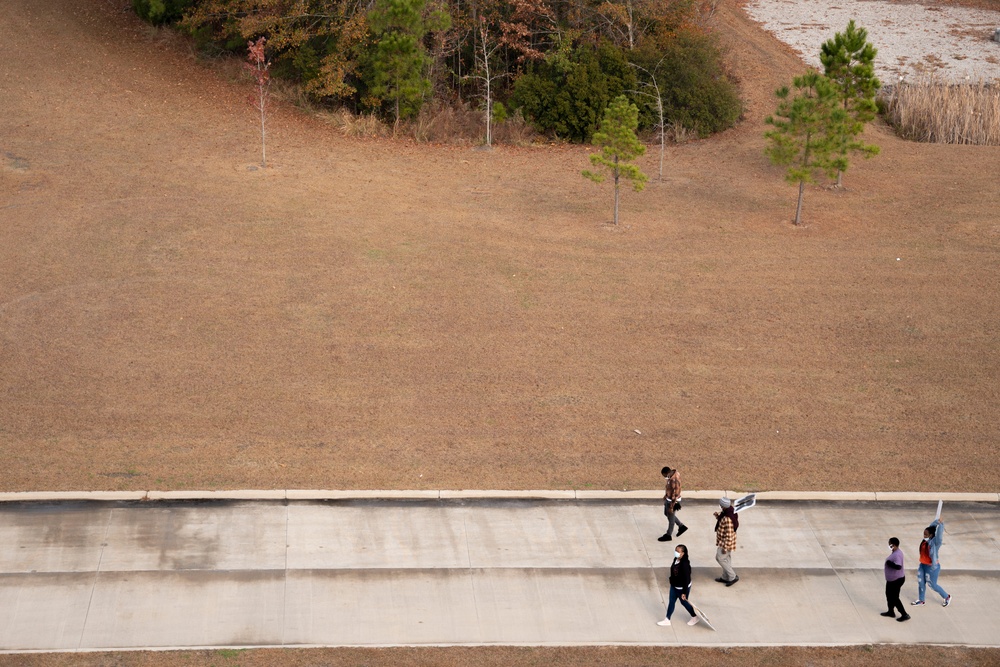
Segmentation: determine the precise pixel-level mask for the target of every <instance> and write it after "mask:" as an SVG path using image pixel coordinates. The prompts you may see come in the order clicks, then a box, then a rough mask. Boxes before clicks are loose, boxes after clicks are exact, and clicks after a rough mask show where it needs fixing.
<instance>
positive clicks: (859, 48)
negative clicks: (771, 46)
mask: <svg viewBox="0 0 1000 667" xmlns="http://www.w3.org/2000/svg"><path fill="white" fill-rule="evenodd" d="M877 53H878V50H877V49H876V48H875V47H874V46H872V44H871V43H870V42H869V41H868V31H867V30H865V29H864V28H858V27H857V26H855V24H854V20H853V19H852V20H851V21H850V22H848V24H847V29H846V30H844V32H838V33H837V34H836V35H834V36H833V39H829V40H827V41H826V42H825V43H824V44H823V46H822V47H821V49H820V55H819V59H820V62H822V63H823V68H824V70H825V74H826V76H827V78H829V79H830V81H832V82H833V84H834V86H836V88H837V91H838V96H839V98H840V101H841V103H842V104H843V107H844V111H846V112H847V114H848V116H849V118H848V119H847V121H846V122H845V123H844V125H843V127H842V128H841V132H840V136H839V141H838V147H837V157H836V159H837V187H838V188H839V187H841V186H842V185H843V172H844V171H846V170H847V166H848V160H847V154H848V153H850V152H859V153H861V154H862V155H863V156H864V157H865V158H869V157H872V156H874V155H878V152H879V148H878V146H875V145H868V144H865V143H863V142H861V141H860V140H859V139H858V137H859V136H860V135H861V133H862V132H864V129H865V124H866V123H869V122H871V121H872V120H874V119H875V114H876V112H877V108H876V106H875V94H876V93H877V92H878V89H879V86H880V85H881V84H880V83H879V80H878V79H877V78H876V77H875V64H874V63H875V55H876V54H877Z"/></svg>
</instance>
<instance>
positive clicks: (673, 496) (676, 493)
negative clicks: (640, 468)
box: [656, 466, 688, 542]
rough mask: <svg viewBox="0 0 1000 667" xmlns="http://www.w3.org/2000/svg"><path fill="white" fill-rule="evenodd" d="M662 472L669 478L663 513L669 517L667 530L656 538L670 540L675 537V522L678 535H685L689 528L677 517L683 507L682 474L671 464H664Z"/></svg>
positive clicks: (664, 540)
mask: <svg viewBox="0 0 1000 667" xmlns="http://www.w3.org/2000/svg"><path fill="white" fill-rule="evenodd" d="M660 474H661V475H663V478H664V479H665V480H667V485H666V489H665V490H664V492H663V514H664V515H666V517H667V532H665V533H663V535H661V536H659V537H658V538H656V539H657V541H659V542H669V541H670V540H672V539H674V538H673V537H671V535H673V532H674V524H677V537H680V536H681V535H683V534H684V531H685V530H687V529H688V527H687V526H685V525H684V524H683V523H682V522H681V520H680V519H679V518H677V510H679V509H680V508H681V505H680V502H681V474H680V473H679V472H677V470H676V469H672V468H671V467H670V466H664V468H663V469H662V470H660Z"/></svg>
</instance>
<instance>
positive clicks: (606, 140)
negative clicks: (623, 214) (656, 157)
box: [583, 95, 647, 225]
mask: <svg viewBox="0 0 1000 667" xmlns="http://www.w3.org/2000/svg"><path fill="white" fill-rule="evenodd" d="M638 127H639V109H638V108H637V107H636V106H635V105H634V104H632V103H631V102H629V101H628V98H627V97H626V96H624V95H619V96H618V97H616V98H615V99H614V100H612V101H611V104H610V105H608V107H607V108H606V109H605V110H604V118H603V119H602V120H601V127H600V129H598V130H597V132H595V133H594V138H593V140H592V143H593V144H594V145H595V146H600V147H601V152H600V153H594V154H592V155H591V156H590V163H591V164H592V165H594V166H595V167H597V166H601V167H604V168H605V169H607V170H608V172H610V174H611V177H612V178H613V179H614V181H615V217H614V221H615V224H616V225H617V224H618V188H619V181H620V180H621V179H623V178H624V179H626V180H630V181H632V187H633V188H634V189H635V191H636V192H639V191H641V190H642V189H643V188H644V187H646V180H647V177H646V174H644V173H642V171H641V170H640V169H639V167H637V166H636V165H634V164H632V160H634V159H635V158H637V157H640V156H641V155H643V154H644V153H645V152H646V147H645V146H643V145H642V142H641V141H639V138H638V137H637V136H635V130H636V128H638ZM583 175H584V176H585V177H587V178H589V179H590V180H592V181H594V182H595V183H602V182H603V181H604V174H603V173H600V172H591V171H586V170H585V171H584V172H583Z"/></svg>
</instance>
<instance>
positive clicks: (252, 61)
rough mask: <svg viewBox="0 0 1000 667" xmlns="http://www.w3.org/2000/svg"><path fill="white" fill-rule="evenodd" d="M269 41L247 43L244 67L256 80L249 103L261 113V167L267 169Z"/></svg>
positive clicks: (269, 77)
mask: <svg viewBox="0 0 1000 667" xmlns="http://www.w3.org/2000/svg"><path fill="white" fill-rule="evenodd" d="M266 43H267V40H266V39H265V38H264V37H261V38H259V39H258V40H257V41H256V42H255V41H253V40H251V41H249V42H247V61H246V62H245V63H243V66H244V67H245V68H246V69H247V70H248V71H249V72H250V74H251V75H252V76H253V78H254V83H255V90H254V92H252V93H250V96H249V98H248V101H249V102H250V106H251V107H253V108H254V109H256V110H257V111H258V112H259V113H260V166H261V167H264V168H267V142H266V138H267V128H266V125H267V107H268V101H269V95H268V92H269V88H270V86H271V73H270V69H271V61H269V60H268V59H267V58H266V57H265V55H264V45H265V44H266Z"/></svg>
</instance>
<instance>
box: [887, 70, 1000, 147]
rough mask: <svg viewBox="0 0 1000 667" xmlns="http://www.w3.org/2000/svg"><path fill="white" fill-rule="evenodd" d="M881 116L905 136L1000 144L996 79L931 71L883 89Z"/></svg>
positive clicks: (999, 85) (999, 94)
mask: <svg viewBox="0 0 1000 667" xmlns="http://www.w3.org/2000/svg"><path fill="white" fill-rule="evenodd" d="M880 99H881V102H882V103H883V104H884V105H885V116H886V120H888V121H889V123H890V124H892V125H893V126H894V127H895V128H896V131H897V132H898V133H899V134H900V135H901V136H903V137H904V138H906V139H913V140H915V141H925V142H929V143H943V144H977V145H980V146H1000V82H988V81H985V80H983V79H978V80H973V79H966V80H965V81H959V82H951V81H944V80H942V79H941V78H939V77H938V76H936V75H934V74H925V75H922V76H920V77H918V78H917V79H916V80H915V81H913V82H909V81H906V82H904V81H901V82H900V83H899V84H897V85H895V86H892V87H887V88H885V89H883V92H882V94H881V95H880Z"/></svg>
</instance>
